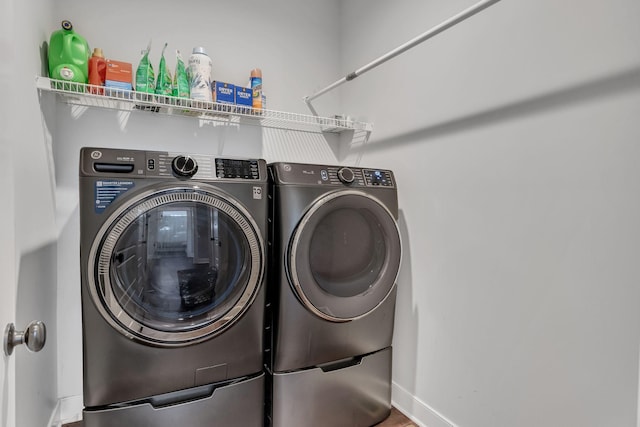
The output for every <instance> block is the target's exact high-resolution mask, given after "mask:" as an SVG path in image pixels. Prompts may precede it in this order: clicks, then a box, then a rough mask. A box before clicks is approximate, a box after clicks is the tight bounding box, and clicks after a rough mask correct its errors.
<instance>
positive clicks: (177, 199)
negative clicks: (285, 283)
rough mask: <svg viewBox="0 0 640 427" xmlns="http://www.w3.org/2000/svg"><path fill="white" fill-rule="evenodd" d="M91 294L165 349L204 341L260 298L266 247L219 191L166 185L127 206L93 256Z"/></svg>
mask: <svg viewBox="0 0 640 427" xmlns="http://www.w3.org/2000/svg"><path fill="white" fill-rule="evenodd" d="M88 267H89V270H88V271H89V290H90V292H91V296H92V298H93V301H94V303H95V305H96V307H97V308H98V309H99V311H100V312H101V314H102V315H103V316H104V318H105V319H106V320H107V321H108V322H109V323H110V324H111V325H112V326H113V327H114V328H116V329H117V330H118V331H120V332H121V333H122V334H124V335H126V336H127V337H130V338H136V339H139V340H142V341H145V342H147V343H151V344H155V345H159V346H179V345H186V344H191V343H193V342H198V341H202V340H204V339H206V338H208V337H210V336H212V335H215V334H217V333H219V332H220V331H222V330H224V329H225V328H226V327H228V326H229V325H231V324H232V323H233V322H234V321H235V320H237V319H238V318H239V317H240V316H241V315H242V314H243V313H244V312H245V310H246V309H247V308H248V307H249V306H250V305H251V303H252V302H253V300H254V298H255V294H256V290H257V289H258V287H259V285H260V283H261V281H262V277H263V272H264V247H263V242H262V239H261V237H260V234H259V232H258V227H257V226H256V224H255V222H254V221H253V220H252V218H251V216H250V215H249V213H248V212H247V211H246V210H245V209H244V208H243V207H242V206H241V205H240V204H239V203H237V202H235V201H234V200H233V199H232V198H231V197H229V196H228V195H226V194H224V193H221V192H219V191H217V190H216V189H215V188H213V187H210V186H206V185H199V186H192V187H188V186H185V187H176V186H172V187H163V188H160V189H156V190H152V191H147V192H145V193H142V194H139V195H138V196H136V197H134V198H133V199H130V200H129V201H128V202H126V203H125V204H123V205H122V206H120V207H119V208H118V209H117V210H116V212H114V213H113V214H112V215H111V216H110V217H109V219H108V220H107V221H106V222H105V225H104V226H103V227H102V228H101V229H100V231H99V232H98V235H97V237H96V240H95V241H94V244H93V246H92V248H91V251H90V254H89V265H88Z"/></svg>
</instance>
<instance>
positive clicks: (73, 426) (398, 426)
mask: <svg viewBox="0 0 640 427" xmlns="http://www.w3.org/2000/svg"><path fill="white" fill-rule="evenodd" d="M82 426H83V424H82V421H77V422H74V423H69V424H63V425H62V427H82ZM327 427H332V426H327ZM375 427H418V425H417V424H415V423H413V422H412V421H411V420H410V419H409V418H407V417H405V416H404V414H403V413H402V412H400V411H398V410H397V409H396V408H391V415H389V417H388V418H387V419H386V420H384V421H383V422H381V423H380V424H376V426H375Z"/></svg>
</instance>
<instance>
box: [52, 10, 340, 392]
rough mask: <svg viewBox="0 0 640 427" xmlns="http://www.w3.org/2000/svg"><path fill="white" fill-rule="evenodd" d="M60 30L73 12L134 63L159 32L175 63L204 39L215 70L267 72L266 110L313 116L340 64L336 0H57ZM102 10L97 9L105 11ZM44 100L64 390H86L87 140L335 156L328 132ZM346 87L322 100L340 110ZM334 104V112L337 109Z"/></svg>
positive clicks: (235, 77) (80, 27)
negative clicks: (316, 99) (98, 0)
mask: <svg viewBox="0 0 640 427" xmlns="http://www.w3.org/2000/svg"><path fill="white" fill-rule="evenodd" d="M53 6H54V7H53V9H54V13H53V15H52V18H51V20H50V23H51V28H50V30H51V31H53V30H55V29H56V28H57V26H58V23H59V21H61V20H62V19H69V20H71V21H72V23H73V24H74V28H75V30H76V31H77V32H78V33H80V34H81V35H83V36H84V37H85V38H86V39H87V40H88V42H89V44H90V46H91V47H92V48H93V47H101V48H102V49H103V50H104V52H105V56H106V57H107V58H111V59H116V60H123V61H128V62H131V63H133V64H134V69H135V67H136V66H137V64H138V61H139V59H140V50H141V49H142V48H144V47H145V46H146V45H147V43H148V41H149V39H150V38H152V39H153V47H152V53H151V60H152V63H153V65H154V67H155V69H156V70H157V66H158V62H159V60H160V50H161V46H162V45H163V44H164V42H165V41H166V42H168V43H169V47H168V48H167V54H166V59H167V62H168V64H169V67H170V69H171V70H172V71H173V69H174V67H175V55H174V53H171V52H173V51H174V50H175V49H176V48H177V49H180V50H181V52H182V54H183V57H184V58H185V60H186V59H187V57H188V55H189V54H190V52H191V49H192V48H193V47H194V46H204V47H205V48H206V49H207V52H208V53H209V55H210V56H211V57H212V59H213V69H214V72H213V74H214V78H216V79H219V80H222V81H227V82H230V83H234V84H245V83H246V82H247V81H248V77H249V72H250V70H251V69H252V68H255V67H259V68H261V69H262V70H263V75H264V86H265V92H266V94H267V96H268V108H269V109H274V110H283V111H290V112H298V113H303V114H308V111H307V109H306V106H305V104H304V102H303V101H302V98H303V96H305V95H308V94H310V93H311V92H313V90H314V89H316V88H318V87H319V86H320V85H322V84H323V83H324V82H327V81H329V80H331V79H332V78H334V77H335V76H336V75H337V74H338V71H339V68H338V61H337V59H338V52H339V23H338V20H337V19H336V17H337V16H338V6H339V3H338V1H337V0H336V1H330V2H326V1H325V2H314V1H313V0H304V1H296V2H292V1H286V0H276V1H270V2H267V3H266V2H263V1H260V0H242V1H238V0H225V1H218V2H208V1H204V0H200V1H190V2H184V4H180V3H176V2H169V1H163V2H158V1H151V0H143V1H136V2H135V3H133V2H130V1H124V0H115V1H112V2H110V3H109V7H105V8H99V9H97V8H96V7H95V5H94V4H92V3H90V2H76V1H71V0H54V1H53ZM98 11H99V12H98ZM50 101H51V100H44V102H45V103H46V105H45V107H44V108H45V111H46V113H45V119H46V122H47V123H48V125H49V128H50V129H54V130H53V132H52V133H53V151H54V156H55V164H56V191H57V200H58V205H57V208H58V218H59V221H58V226H59V229H60V238H59V240H58V252H59V260H58V264H59V266H60V270H59V272H58V305H59V316H58V323H59V325H60V329H61V330H64V331H65V333H64V335H61V336H60V337H59V353H58V360H59V369H58V375H59V377H60V379H61V380H60V383H59V389H58V394H59V396H60V397H66V396H73V395H80V394H82V346H81V343H82V338H81V331H82V329H81V312H80V272H79V265H78V259H79V253H78V250H79V248H78V241H79V225H78V221H79V218H78V208H77V199H78V195H77V186H78V178H77V176H78V153H79V149H80V147H82V146H105V147H119V148H136V149H149V150H168V151H184V152H188V153H210V154H218V153H222V154H224V155H227V156H243V157H264V158H266V159H267V160H275V159H281V160H300V161H308V162H309V161H324V162H335V157H334V154H333V152H332V151H331V149H329V148H327V141H326V140H325V139H324V138H323V137H322V135H313V134H306V133H303V132H286V131H280V130H275V129H264V130H263V129H261V128H258V127H251V126H244V127H241V128H237V127H234V126H220V125H217V126H214V125H213V124H202V123H199V122H198V120H197V119H195V118H191V117H167V116H162V115H160V116H158V115H154V114H149V113H142V112H137V113H133V114H131V115H130V116H129V115H126V114H122V113H119V112H116V111H106V110H96V109H90V110H84V109H82V108H72V107H70V106H67V105H63V104H55V103H52V102H50ZM337 105H338V94H334V95H332V96H330V97H328V98H327V99H326V100H323V101H322V104H320V108H322V109H323V110H324V111H327V114H333V113H335V112H337V111H335V110H336V109H337ZM329 112H330V113H329Z"/></svg>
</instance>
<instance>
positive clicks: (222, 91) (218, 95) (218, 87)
mask: <svg viewBox="0 0 640 427" xmlns="http://www.w3.org/2000/svg"><path fill="white" fill-rule="evenodd" d="M213 102H219V103H222V104H235V103H236V86H235V85H232V84H230V83H224V82H217V81H214V82H213Z"/></svg>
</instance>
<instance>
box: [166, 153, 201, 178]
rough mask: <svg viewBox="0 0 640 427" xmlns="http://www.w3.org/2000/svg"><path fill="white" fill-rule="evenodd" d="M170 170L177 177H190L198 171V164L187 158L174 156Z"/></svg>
mask: <svg viewBox="0 0 640 427" xmlns="http://www.w3.org/2000/svg"><path fill="white" fill-rule="evenodd" d="M171 168H172V169H173V172H174V173H175V174H176V175H178V176H185V177H191V176H193V175H195V174H196V172H197V171H198V164H197V163H196V161H195V159H193V158H191V157H189V156H176V157H175V158H174V159H173V161H172V162H171Z"/></svg>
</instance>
